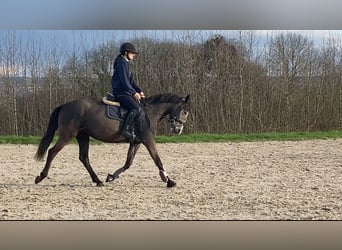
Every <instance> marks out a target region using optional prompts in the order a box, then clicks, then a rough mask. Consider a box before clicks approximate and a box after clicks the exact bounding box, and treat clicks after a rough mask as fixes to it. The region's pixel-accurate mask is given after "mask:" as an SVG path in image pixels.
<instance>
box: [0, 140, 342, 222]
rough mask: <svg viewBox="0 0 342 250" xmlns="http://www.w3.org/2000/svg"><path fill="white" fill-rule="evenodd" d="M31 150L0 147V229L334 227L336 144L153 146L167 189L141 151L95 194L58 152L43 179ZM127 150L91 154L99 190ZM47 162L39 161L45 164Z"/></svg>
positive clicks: (337, 212) (72, 152)
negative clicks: (289, 223) (50, 224)
mask: <svg viewBox="0 0 342 250" xmlns="http://www.w3.org/2000/svg"><path fill="white" fill-rule="evenodd" d="M36 149H37V146H35V145H0V201H1V202H0V220H137V219H138V220H341V219H342V199H341V197H342V139H337V140H313V141H298V142H243V143H197V144H186V143H184V144H183V143H182V144H158V150H159V154H160V157H161V159H162V161H163V163H164V167H165V169H166V171H167V172H168V174H169V176H170V177H171V178H172V179H173V180H175V181H176V182H177V186H176V187H175V188H171V189H170V188H166V184H165V183H163V182H162V181H161V179H160V177H159V173H158V169H157V167H156V166H155V165H154V162H153V161H152V159H151V157H150V156H149V154H148V152H147V150H146V149H145V148H144V147H141V148H140V150H139V152H138V153H137V156H136V158H135V161H134V163H133V165H132V167H131V168H130V169H129V170H127V171H126V172H125V173H123V174H122V175H121V176H120V178H119V179H117V180H115V181H114V182H111V183H105V186H104V187H96V185H95V184H94V183H93V182H92V181H91V179H90V176H89V175H88V172H87V171H86V169H85V168H84V167H83V166H82V164H81V162H80V161H79V160H78V146H77V145H68V146H66V147H65V148H64V149H63V150H62V151H61V152H60V153H59V154H58V155H57V157H56V158H55V160H54V161H53V163H52V167H51V169H50V172H49V176H48V178H46V179H45V180H43V181H42V182H41V183H39V184H37V185H35V184H34V179H35V177H36V176H37V175H39V173H40V172H41V171H42V169H43V167H44V164H45V160H44V162H36V161H35V160H34V158H33V157H34V154H35V151H36ZM127 149H128V145H127V144H120V145H115V144H103V145H91V147H90V162H91V164H92V166H93V168H94V170H95V172H96V173H97V175H98V176H99V178H100V179H102V180H103V181H105V179H106V177H107V174H108V173H113V172H114V171H115V170H116V169H118V168H119V167H121V166H122V165H123V163H124V161H125V158H126V153H127ZM45 159H46V157H45Z"/></svg>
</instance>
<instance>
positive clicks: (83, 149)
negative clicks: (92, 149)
mask: <svg viewBox="0 0 342 250" xmlns="http://www.w3.org/2000/svg"><path fill="white" fill-rule="evenodd" d="M76 139H77V142H78V145H79V149H80V153H79V159H80V161H81V162H82V163H83V165H84V167H85V168H86V169H87V170H88V173H89V174H90V176H91V179H92V180H93V182H95V183H96V184H97V186H98V187H100V186H103V182H102V181H100V179H99V178H98V177H97V175H96V173H95V172H94V170H93V168H92V167H91V166H90V163H89V136H88V135H85V134H78V135H77V136H76Z"/></svg>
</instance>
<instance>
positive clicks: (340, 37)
mask: <svg viewBox="0 0 342 250" xmlns="http://www.w3.org/2000/svg"><path fill="white" fill-rule="evenodd" d="M252 32H254V33H255V34H256V35H257V36H258V37H260V40H261V41H266V40H267V38H268V37H271V36H272V37H274V36H276V35H277V34H279V33H286V32H293V33H297V34H301V35H304V36H306V37H308V38H309V39H311V40H313V41H314V43H315V45H317V46H319V45H320V44H321V43H322V42H323V41H324V40H327V39H329V38H331V37H334V38H335V39H336V40H337V41H342V30H253V31H252ZM187 33H189V34H191V35H193V36H194V37H195V39H196V40H197V41H198V42H203V41H204V40H207V39H208V38H210V37H211V36H212V35H214V34H220V35H223V36H224V37H226V38H228V39H229V38H237V37H238V33H239V31H238V30H30V29H27V30H15V29H13V30H0V45H1V42H3V41H4V40H5V39H6V37H7V36H9V35H10V34H15V37H16V39H17V40H18V41H20V42H21V43H23V44H25V41H29V40H33V39H34V40H37V41H39V42H40V43H41V44H45V46H54V43H53V42H52V40H54V39H56V40H57V41H58V43H59V45H60V46H64V47H65V48H69V49H70V50H71V49H73V46H74V45H75V44H82V45H83V46H85V49H91V48H96V47H98V46H99V45H100V44H102V43H106V42H109V41H115V42H127V41H128V42H129V41H131V40H132V39H134V38H142V37H148V38H151V39H155V40H175V41H177V39H180V37H182V36H183V35H184V34H187Z"/></svg>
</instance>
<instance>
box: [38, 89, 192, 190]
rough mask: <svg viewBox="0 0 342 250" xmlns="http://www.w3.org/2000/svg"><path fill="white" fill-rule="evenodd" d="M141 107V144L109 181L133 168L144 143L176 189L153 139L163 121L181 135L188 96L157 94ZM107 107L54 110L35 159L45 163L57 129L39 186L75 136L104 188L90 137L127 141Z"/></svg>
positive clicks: (83, 103)
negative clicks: (91, 158) (93, 163)
mask: <svg viewBox="0 0 342 250" xmlns="http://www.w3.org/2000/svg"><path fill="white" fill-rule="evenodd" d="M142 106H143V110H144V113H145V116H144V118H143V119H141V120H140V121H138V122H140V126H139V127H140V130H138V131H136V133H137V135H138V138H139V141H138V142H133V143H131V144H130V146H129V149H128V153H127V159H126V162H125V164H124V166H123V167H121V168H119V169H118V170H117V171H115V172H114V173H113V174H108V176H107V179H106V181H107V182H109V181H113V180H115V179H116V178H118V177H119V175H120V174H121V173H123V172H124V171H125V170H127V169H128V168H129V167H130V166H131V165H132V162H133V159H134V157H135V154H136V153H137V151H138V149H139V146H140V145H141V143H142V144H144V145H145V146H146V148H147V150H148V152H149V153H150V155H151V157H152V159H153V160H154V162H155V164H156V165H157V167H158V169H159V174H160V177H161V179H162V180H163V181H164V182H166V183H167V187H173V186H174V185H176V183H175V182H174V181H173V180H171V179H170V178H169V177H168V175H167V174H166V172H165V170H164V167H163V164H162V162H161V160H160V157H159V155H158V152H157V148H156V142H155V139H154V137H155V135H156V132H157V125H158V124H159V122H160V121H161V120H163V119H164V118H165V119H167V120H168V122H169V124H170V128H171V131H172V132H174V133H176V134H181V133H182V130H183V124H184V123H185V122H186V120H187V117H188V114H189V108H190V101H189V95H188V96H186V97H185V98H181V97H179V96H177V95H174V94H160V95H155V96H151V97H149V98H146V99H145V100H144V102H143V105H142ZM106 108H107V107H106V105H105V104H103V103H102V102H91V101H88V100H78V101H72V102H68V103H65V104H63V105H61V106H59V107H57V108H55V110H54V111H53V112H52V114H51V116H50V120H49V125H48V128H47V130H46V132H45V135H44V136H43V138H42V139H41V141H40V144H39V147H38V150H37V153H36V156H35V158H36V160H43V158H44V155H45V154H46V152H47V149H48V147H49V145H50V143H51V141H52V139H53V137H54V135H55V132H56V130H57V129H58V135H59V138H58V140H57V142H56V144H55V145H54V146H53V147H52V148H51V149H49V151H48V156H47V160H46V164H45V167H44V169H43V171H42V172H41V173H40V175H39V176H37V177H36V179H35V183H36V184H37V183H39V182H41V181H42V180H43V179H44V178H45V177H46V176H47V175H48V172H49V168H50V165H51V162H52V160H53V159H54V158H55V156H56V155H57V153H58V152H59V151H61V150H62V148H63V147H64V146H65V145H67V144H68V143H69V142H70V140H71V139H72V138H74V137H76V139H77V142H78V144H79V159H80V161H81V162H82V163H83V165H84V167H85V168H86V169H87V170H88V172H89V174H90V176H91V179H92V180H93V182H95V183H96V184H97V186H103V182H102V181H100V179H99V178H98V177H97V175H96V173H95V172H94V170H93V168H92V167H91V165H90V163H89V157H88V152H89V137H90V136H91V137H93V138H96V139H97V140H100V141H103V142H111V143H120V142H125V139H124V138H123V137H122V136H121V135H120V121H118V120H113V119H109V118H108V117H107V114H106Z"/></svg>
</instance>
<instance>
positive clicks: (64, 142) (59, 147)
mask: <svg viewBox="0 0 342 250" xmlns="http://www.w3.org/2000/svg"><path fill="white" fill-rule="evenodd" d="M68 142H69V140H67V139H63V137H59V139H58V141H57V142H56V144H55V146H53V147H52V148H51V149H49V151H48V156H47V159H46V164H45V167H44V169H43V171H42V172H41V173H40V175H39V176H37V177H36V179H35V183H36V184H38V183H39V182H41V181H42V180H43V179H45V178H46V176H47V175H48V173H49V169H50V166H51V162H52V160H53V159H54V158H55V157H56V155H57V154H58V152H59V151H61V150H62V148H63V147H64V146H65V145H67V144H68Z"/></svg>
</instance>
